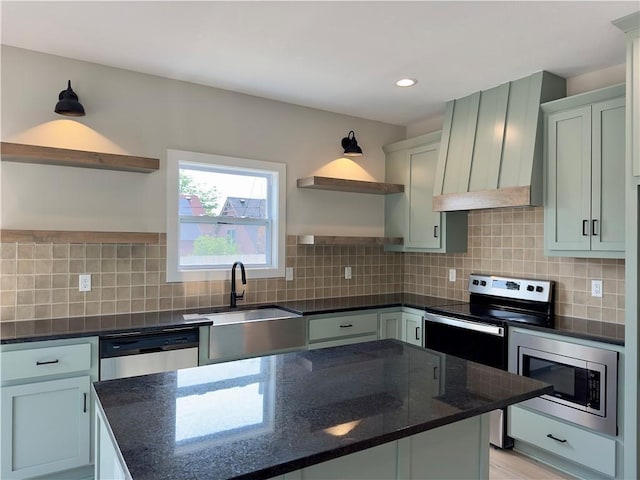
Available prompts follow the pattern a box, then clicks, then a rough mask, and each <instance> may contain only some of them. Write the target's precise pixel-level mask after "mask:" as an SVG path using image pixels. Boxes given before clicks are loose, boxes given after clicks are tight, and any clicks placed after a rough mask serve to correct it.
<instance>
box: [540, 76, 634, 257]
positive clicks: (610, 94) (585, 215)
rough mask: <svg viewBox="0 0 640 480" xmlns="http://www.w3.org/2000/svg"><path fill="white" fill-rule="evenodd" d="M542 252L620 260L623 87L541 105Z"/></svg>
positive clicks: (623, 123) (622, 238)
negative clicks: (543, 226) (543, 177)
mask: <svg viewBox="0 0 640 480" xmlns="http://www.w3.org/2000/svg"><path fill="white" fill-rule="evenodd" d="M543 111H544V112H545V177H546V192H545V197H546V200H545V253H546V254H547V255H550V256H554V255H555V256H571V257H596V258H624V250H625V246H624V243H625V237H624V228H625V225H624V211H625V197H624V179H625V98H624V86H623V85H619V86H615V87H609V88H606V89H601V90H597V91H595V92H589V93H587V94H581V95H576V96H575V97H569V98H566V99H562V100H558V101H555V102H550V103H548V104H545V105H543Z"/></svg>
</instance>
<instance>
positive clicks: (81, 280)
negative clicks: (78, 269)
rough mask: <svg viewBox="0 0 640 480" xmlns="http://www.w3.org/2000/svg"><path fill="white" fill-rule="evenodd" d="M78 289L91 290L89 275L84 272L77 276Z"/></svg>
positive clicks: (82, 290) (81, 290)
mask: <svg viewBox="0 0 640 480" xmlns="http://www.w3.org/2000/svg"><path fill="white" fill-rule="evenodd" d="M78 291H79V292H90V291H91V275H90V274H84V275H80V276H79V277H78Z"/></svg>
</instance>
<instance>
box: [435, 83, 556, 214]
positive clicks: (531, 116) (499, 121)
mask: <svg viewBox="0 0 640 480" xmlns="http://www.w3.org/2000/svg"><path fill="white" fill-rule="evenodd" d="M565 94H566V81H565V79H563V78H560V77H557V76H555V75H552V74H550V73H548V72H538V73H536V74H533V75H530V76H528V77H525V78H521V79H519V80H515V81H513V82H508V83H505V84H503V85H500V86H497V87H495V88H492V89H489V90H485V91H482V92H476V93H474V94H472V95H469V96H467V97H464V98H460V99H457V100H451V101H450V102H448V103H447V106H446V112H445V119H444V126H443V131H442V141H441V144H440V153H439V157H438V166H437V170H436V174H435V188H434V195H435V198H434V209H435V210H436V211H454V210H472V209H481V208H493V207H514V206H525V205H542V182H541V179H542V148H541V147H542V134H541V132H540V130H541V124H542V122H541V115H540V103H541V102H546V101H549V100H555V99H557V98H561V97H564V96H565Z"/></svg>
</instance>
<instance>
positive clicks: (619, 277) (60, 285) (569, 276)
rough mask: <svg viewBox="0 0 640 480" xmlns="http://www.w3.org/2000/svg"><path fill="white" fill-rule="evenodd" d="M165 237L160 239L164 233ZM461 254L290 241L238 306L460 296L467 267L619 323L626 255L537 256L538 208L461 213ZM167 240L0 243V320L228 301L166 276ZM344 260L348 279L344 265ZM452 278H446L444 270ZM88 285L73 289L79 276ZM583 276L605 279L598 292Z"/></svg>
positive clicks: (212, 290)
mask: <svg viewBox="0 0 640 480" xmlns="http://www.w3.org/2000/svg"><path fill="white" fill-rule="evenodd" d="M162 237H164V236H162ZM468 241H469V248H468V251H467V253H464V254H444V255H443V254H423V253H404V254H403V253H390V252H385V251H384V249H383V248H382V247H373V246H308V245H296V243H295V236H289V237H288V238H287V249H286V265H287V266H288V267H293V269H294V279H293V280H292V281H285V280H284V279H280V278H278V279H275V278H271V279H250V278H249V279H248V285H247V293H246V300H245V302H246V303H265V302H277V301H283V300H300V299H310V298H322V297H338V296H353V295H367V294H383V293H396V292H402V291H405V292H408V293H416V294H425V295H433V296H438V297H444V298H454V299H461V300H465V299H467V297H468V295H467V293H466V289H467V285H466V282H467V279H468V276H469V273H471V272H476V273H493V274H499V275H508V276H522V277H527V278H539V279H550V280H555V281H556V282H557V283H556V284H557V288H556V312H557V313H559V314H561V315H566V316H573V317H578V318H587V319H592V320H602V321H605V322H611V323H623V322H624V260H605V259H579V258H560V257H545V256H544V252H543V209H542V208H507V209H496V210H481V211H475V212H471V213H470V214H469V238H468ZM165 261H166V245H165V244H163V243H162V242H161V244H160V245H143V244H91V243H87V244H72V243H23V242H16V243H0V321H10V320H30V319H49V318H63V317H77V316H92V315H105V314H113V313H130V312H150V311H158V310H179V309H185V308H206V307H213V306H223V305H227V303H228V301H229V299H228V296H229V290H230V287H229V281H209V282H188V283H166V281H165V277H166V275H165ZM345 266H350V267H352V272H353V277H352V279H351V280H345V279H344V267H345ZM452 268H453V269H456V272H457V280H456V281H455V282H449V269H452ZM81 273H89V274H91V279H92V290H91V291H90V292H87V293H81V292H78V275H79V274H81ZM591 279H602V280H603V296H602V298H594V297H591V295H590V291H591Z"/></svg>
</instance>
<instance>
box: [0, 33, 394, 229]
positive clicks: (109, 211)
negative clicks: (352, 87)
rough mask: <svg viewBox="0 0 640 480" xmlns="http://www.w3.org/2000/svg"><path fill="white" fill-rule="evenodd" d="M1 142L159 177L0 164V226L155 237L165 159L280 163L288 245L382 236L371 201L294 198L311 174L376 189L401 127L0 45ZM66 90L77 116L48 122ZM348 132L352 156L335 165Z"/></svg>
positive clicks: (376, 201)
mask: <svg viewBox="0 0 640 480" xmlns="http://www.w3.org/2000/svg"><path fill="white" fill-rule="evenodd" d="M1 53H2V57H1V62H2V77H1V78H2V84H1V95H2V96H1V100H2V103H1V105H2V124H1V126H2V132H1V137H2V141H6V142H17V143H26V144H35V145H46V146H53V147H63V148H72V149H79V150H92V151H101V152H109V153H128V154H131V155H140V156H149V157H158V158H160V160H161V164H160V165H161V167H160V171H159V172H155V173H152V174H140V173H125V172H111V171H105V170H90V169H83V168H70V167H54V166H44V165H25V164H17V163H11V162H2V164H1V165H2V174H1V175H0V181H1V188H2V191H1V205H2V211H1V219H0V221H1V227H2V228H6V229H43V230H100V231H140V232H143V231H148V232H164V231H166V228H165V211H166V205H165V191H166V176H165V172H166V169H165V165H166V149H168V148H173V149H180V150H192V151H198V152H206V153H216V154H223V155H231V156H239V157H246V158H251V159H257V160H266V161H274V162H284V163H286V164H287V202H288V203H287V223H288V228H287V231H288V233H289V234H301V233H325V234H338V235H382V234H383V225H384V220H383V214H384V204H383V198H382V196H377V195H362V194H360V195H359V194H352V193H335V192H328V191H310V190H300V189H298V188H296V183H295V182H296V179H297V178H299V177H305V176H309V175H312V174H319V175H326V176H333V177H343V178H352V179H359V180H377V181H384V154H383V152H382V149H381V147H382V145H385V144H386V143H390V142H393V141H396V140H400V139H402V138H405V129H404V127H400V126H395V125H388V124H383V123H380V122H374V121H369V120H364V119H360V118H355V117H349V116H345V115H339V114H334V113H329V112H325V111H321V110H314V109H310V108H305V107H299V106H295V105H291V104H286V103H282V102H276V101H271V100H266V99H263V98H258V97H252V96H249V95H243V94H238V93H234V92H229V91H225V90H220V89H215V88H210V87H204V86H200V85H195V84H191V83H186V82H180V81H175V80H169V79H166V78H160V77H155V76H151V75H144V74H139V73H135V72H131V71H127V70H121V69H116V68H111V67H106V66H102V65H97V64H92V63H88V62H81V61H76V60H72V59H68V58H63V57H57V56H52V55H46V54H41V53H36V52H32V51H28V50H23V49H17V48H13V47H8V46H2V51H1ZM68 79H71V83H72V87H73V89H74V91H75V92H76V93H77V94H78V96H79V97H80V101H81V103H82V104H83V105H84V107H85V110H86V112H87V115H86V116H85V117H80V118H78V119H69V118H70V117H62V116H59V115H56V114H55V113H54V112H53V108H54V106H55V102H56V101H57V95H58V93H59V92H60V91H61V90H63V89H64V88H65V87H66V82H67V80H68ZM349 130H355V132H356V136H357V139H358V143H359V144H360V145H361V146H362V148H363V150H364V153H365V154H364V155H363V156H362V157H359V158H356V159H355V160H347V159H341V153H342V151H341V149H340V140H341V139H342V137H344V136H346V135H347V133H348V132H349Z"/></svg>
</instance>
